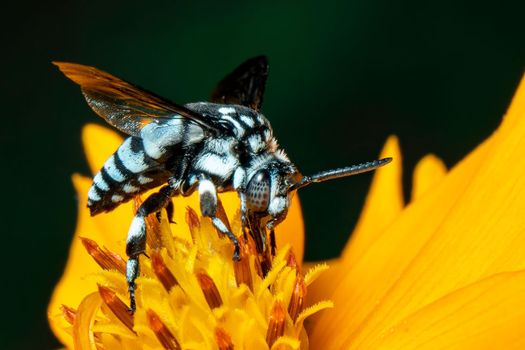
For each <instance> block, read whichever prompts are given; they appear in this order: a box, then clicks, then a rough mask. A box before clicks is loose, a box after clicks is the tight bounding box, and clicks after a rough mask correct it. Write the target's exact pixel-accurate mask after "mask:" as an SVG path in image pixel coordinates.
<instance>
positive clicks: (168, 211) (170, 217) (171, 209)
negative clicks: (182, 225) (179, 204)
mask: <svg viewBox="0 0 525 350" xmlns="http://www.w3.org/2000/svg"><path fill="white" fill-rule="evenodd" d="M174 213H175V209H174V207H173V202H172V201H169V202H168V205H166V214H168V221H169V222H170V224H176V222H175V221H173V214H174Z"/></svg>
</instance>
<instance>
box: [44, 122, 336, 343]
mask: <svg viewBox="0 0 525 350" xmlns="http://www.w3.org/2000/svg"><path fill="white" fill-rule="evenodd" d="M83 139H84V145H85V148H86V154H87V157H88V161H89V164H90V166H91V169H92V170H93V172H95V171H97V170H98V169H99V168H100V167H101V166H102V164H103V162H104V161H105V159H106V158H107V157H108V156H109V155H110V154H111V153H112V152H114V150H115V149H116V148H117V147H118V146H119V144H120V143H121V142H122V139H121V138H120V137H119V136H118V135H117V134H116V133H114V132H113V131H111V130H109V129H106V128H103V127H99V126H96V125H88V126H86V127H85V128H84V131H83ZM91 182H92V180H91V179H90V178H88V177H84V176H80V175H74V176H73V183H74V185H75V187H76V190H77V193H78V197H79V219H78V227H77V232H76V234H75V237H74V238H73V244H72V247H71V251H70V257H69V261H68V265H67V267H66V271H65V272H64V275H63V276H62V279H61V281H60V282H59V283H58V285H57V287H56V289H55V291H54V293H53V296H52V299H51V302H50V305H49V308H48V310H49V311H48V314H49V320H50V324H51V328H52V329H53V331H54V333H55V334H56V335H57V337H58V338H59V339H60V341H61V342H62V343H63V344H64V345H66V346H67V347H68V348H75V349H96V348H103V349H128V348H131V349H142V348H149V349H155V348H162V347H164V348H167V349H179V348H182V349H186V348H192V349H201V348H206V349H207V348H209V349H217V348H218V349H230V348H233V346H235V348H245V349H264V348H268V347H271V348H272V349H299V348H301V344H303V345H304V344H307V343H308V340H307V337H306V332H305V331H304V327H303V321H304V319H305V318H306V317H308V316H310V315H311V314H313V313H315V312H318V311H320V310H321V309H324V308H328V307H332V303H331V302H329V301H325V302H320V303H317V304H316V305H313V306H311V307H309V308H305V296H306V291H307V287H308V286H309V285H310V284H311V283H312V282H313V281H314V280H315V279H316V278H317V276H318V275H319V274H320V273H321V272H322V271H323V270H325V269H326V268H327V266H326V265H320V266H318V267H316V268H314V269H311V270H310V271H309V272H307V273H303V272H302V271H301V262H302V255H303V223H302V218H301V209H300V204H299V201H298V199H297V198H295V199H294V200H293V202H292V206H291V208H290V211H289V214H288V217H287V219H286V220H285V221H284V222H283V223H282V224H281V225H279V227H278V228H277V230H276V239H277V245H278V247H279V248H278V250H277V254H276V256H275V258H274V259H273V261H272V262H271V263H270V262H269V257H259V256H258V255H257V253H256V249H255V243H254V242H253V240H252V239H251V238H250V237H246V238H244V237H242V235H240V234H239V235H240V236H241V237H240V243H241V260H240V261H239V262H233V261H232V254H233V251H232V247H233V246H232V244H231V242H230V241H229V239H228V238H226V237H221V236H219V235H218V233H217V231H216V230H215V229H214V228H213V226H212V224H211V222H210V220H209V219H207V218H206V219H204V218H202V217H199V216H198V215H197V213H196V212H195V211H194V209H193V208H197V207H198V206H199V205H198V196H197V195H195V196H190V197H187V198H176V199H175V215H174V221H175V224H169V223H168V220H167V218H166V215H165V214H164V213H163V215H162V216H161V219H160V221H159V220H158V219H157V217H156V216H155V215H150V217H148V220H147V227H148V242H147V257H141V272H142V273H141V277H139V278H138V279H137V285H138V291H137V311H136V313H135V314H134V315H133V316H132V315H131V313H130V312H128V307H127V303H128V302H129V301H128V295H127V284H126V279H125V260H124V259H123V256H124V257H125V253H124V252H125V238H126V232H127V229H128V225H129V223H130V222H131V220H132V215H133V213H134V212H135V210H136V207H137V205H138V204H139V201H140V200H139V199H136V200H135V203H127V204H124V205H121V206H120V207H119V208H117V209H116V210H115V211H114V212H112V213H110V214H107V215H99V216H96V217H93V218H92V217H90V216H89V212H88V209H87V207H86V206H85V203H86V201H87V198H86V196H87V193H88V189H89V186H90V185H91ZM220 198H221V203H222V205H223V206H224V209H223V210H224V211H225V213H224V215H222V216H223V219H224V220H225V222H228V218H230V219H232V218H233V220H231V224H230V223H229V222H228V225H231V229H232V232H236V233H240V232H241V224H240V214H239V211H238V207H239V200H238V197H237V195H236V194H235V193H225V194H223V195H221V197H220ZM134 207H135V208H134ZM220 209H222V207H220ZM219 212H221V210H219ZM292 246H293V247H294V249H293V250H292V249H291V247H292ZM269 266H272V268H271V269H270V270H269V272H267V271H266V270H267V269H268V267H269ZM263 271H264V273H263ZM266 272H267V273H266ZM263 276H264V277H263ZM302 348H304V346H303V347H302Z"/></svg>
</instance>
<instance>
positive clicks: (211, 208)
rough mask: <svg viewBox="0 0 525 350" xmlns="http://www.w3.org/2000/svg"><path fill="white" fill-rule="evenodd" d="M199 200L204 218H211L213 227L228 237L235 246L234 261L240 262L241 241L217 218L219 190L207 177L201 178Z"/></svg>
mask: <svg viewBox="0 0 525 350" xmlns="http://www.w3.org/2000/svg"><path fill="white" fill-rule="evenodd" d="M199 200H200V205H201V213H202V216H206V217H209V218H211V221H212V223H213V226H215V228H216V229H217V230H219V231H220V232H221V233H223V234H225V235H226V236H228V238H229V239H230V240H231V241H232V243H233V246H234V251H233V260H235V261H238V260H239V259H240V249H239V241H238V240H237V237H235V235H234V234H233V233H232V232H230V230H228V228H227V227H226V225H225V224H224V222H222V220H221V219H219V218H218V217H217V190H216V189H215V185H214V184H213V182H211V180H210V179H208V178H207V177H205V176H200V177H199Z"/></svg>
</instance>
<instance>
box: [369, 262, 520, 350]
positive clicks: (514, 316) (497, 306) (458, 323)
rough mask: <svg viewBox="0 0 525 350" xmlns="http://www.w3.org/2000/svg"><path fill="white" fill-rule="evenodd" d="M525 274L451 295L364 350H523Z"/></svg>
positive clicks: (507, 275)
mask: <svg viewBox="0 0 525 350" xmlns="http://www.w3.org/2000/svg"><path fill="white" fill-rule="evenodd" d="M524 295H525V271H519V272H508V273H502V274H497V275H494V276H491V277H489V278H487V279H484V280H482V281H479V282H476V283H474V284H471V285H469V286H467V287H465V288H462V289H460V290H458V291H456V292H453V293H451V294H449V295H447V296H445V297H443V298H441V299H439V300H437V301H435V302H433V303H432V304H430V305H428V306H426V307H424V308H423V309H421V310H419V311H418V312H416V313H414V314H412V315H410V316H409V317H407V318H406V319H404V320H402V321H400V322H399V323H398V324H396V325H395V326H393V327H392V328H390V329H388V330H387V331H386V332H385V333H384V334H377V335H376V336H375V337H374V340H375V342H373V343H371V344H368V345H367V348H368V349H389V350H395V349H399V350H408V349H487V350H488V349H506V350H507V349H509V350H511V349H523V346H524V345H525V332H523V325H524V324H525V298H524V297H523V296H524Z"/></svg>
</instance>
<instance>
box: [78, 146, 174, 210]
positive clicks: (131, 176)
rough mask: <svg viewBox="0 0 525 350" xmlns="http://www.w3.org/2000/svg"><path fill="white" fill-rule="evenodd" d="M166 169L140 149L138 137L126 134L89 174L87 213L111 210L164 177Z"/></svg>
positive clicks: (156, 183) (160, 181) (154, 185)
mask: <svg viewBox="0 0 525 350" xmlns="http://www.w3.org/2000/svg"><path fill="white" fill-rule="evenodd" d="M169 176H170V173H169V172H168V171H166V170H165V169H164V168H163V167H162V165H161V164H160V163H158V162H157V161H155V160H154V159H152V158H151V157H150V156H148V155H147V154H146V152H144V146H143V142H142V140H141V139H140V138H138V137H128V138H127V139H126V140H125V141H124V143H122V145H120V147H119V148H118V150H117V151H116V152H115V153H113V155H111V157H109V158H108V159H107V160H106V162H105V163H104V166H103V167H102V169H100V171H99V172H98V173H97V174H96V175H95V177H94V178H93V185H92V186H91V188H90V190H89V192H88V207H89V209H90V211H91V215H96V214H98V213H100V212H104V211H110V210H113V209H114V208H115V207H117V206H118V205H120V204H121V203H124V202H127V201H129V200H130V199H131V198H133V197H134V196H136V195H138V194H140V193H142V192H144V191H146V190H148V189H150V188H154V187H157V186H159V185H160V184H162V183H164V182H166V181H167V179H168V178H169Z"/></svg>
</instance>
